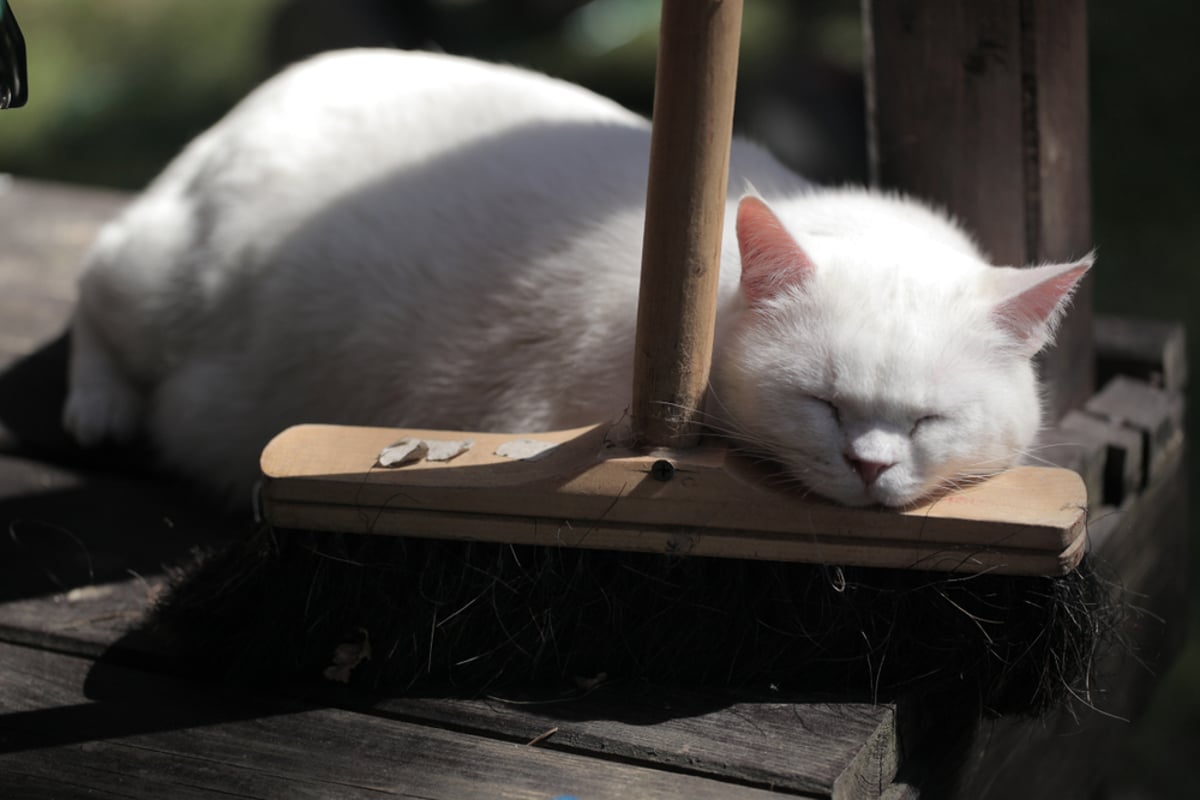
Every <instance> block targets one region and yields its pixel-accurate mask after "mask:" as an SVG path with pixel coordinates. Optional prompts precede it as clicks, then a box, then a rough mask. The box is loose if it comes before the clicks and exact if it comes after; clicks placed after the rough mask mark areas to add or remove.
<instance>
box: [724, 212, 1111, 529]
mask: <svg viewBox="0 0 1200 800" xmlns="http://www.w3.org/2000/svg"><path fill="white" fill-rule="evenodd" d="M905 202H907V201H905ZM943 224H944V223H943ZM737 229H738V243H739V252H740V255H741V258H742V280H741V290H740V291H741V297H740V300H739V306H738V308H737V310H736V311H735V312H734V314H733V318H732V320H731V322H730V323H729V325H728V328H727V329H726V330H725V331H724V333H723V336H722V338H721V341H720V342H719V345H718V352H717V356H716V358H715V360H714V371H713V383H712V392H711V395H710V400H709V409H708V410H709V412H710V413H711V414H712V415H713V416H714V417H716V418H717V419H719V420H720V422H719V423H718V424H719V425H721V426H724V427H726V428H728V429H729V430H730V432H731V433H733V434H734V435H735V436H736V437H737V438H738V439H740V440H741V441H743V442H744V443H745V444H746V445H748V446H749V447H750V448H751V449H753V450H756V451H759V452H762V453H765V454H766V455H768V456H769V457H771V458H772V459H773V460H775V461H778V462H779V463H780V464H782V465H783V466H784V467H785V468H786V470H787V472H788V473H789V475H791V476H792V477H794V478H795V479H796V480H797V481H798V482H799V483H800V484H802V486H803V487H804V488H805V489H807V490H811V491H813V492H816V493H818V494H820V495H823V496H825V497H828V498H831V499H833V500H836V501H838V502H841V503H844V504H847V505H855V506H861V505H871V504H883V505H887V506H904V505H908V504H911V503H913V502H915V501H917V500H919V499H921V498H923V497H925V496H927V495H929V494H931V493H936V492H938V491H940V490H942V489H944V488H946V487H952V486H954V485H956V484H957V483H959V482H961V481H964V480H969V479H971V478H973V477H977V476H983V475H990V474H993V473H995V472H998V471H1000V470H1002V469H1004V468H1006V467H1007V466H1009V465H1011V464H1012V463H1013V461H1014V460H1015V459H1016V458H1017V457H1018V456H1019V455H1020V454H1021V453H1022V452H1023V451H1025V450H1026V449H1027V448H1028V447H1029V446H1030V445H1031V443H1032V441H1033V439H1034V437H1035V436H1036V433H1037V430H1038V427H1039V424H1040V412H1039V398H1038V390H1037V385H1036V378H1035V373H1034V368H1033V365H1032V363H1031V358H1032V356H1033V354H1034V353H1036V352H1037V350H1038V349H1040V348H1041V346H1042V345H1043V344H1044V343H1045V342H1046V341H1047V340H1048V338H1049V336H1050V334H1051V332H1052V329H1053V326H1054V323H1055V321H1056V317H1057V315H1058V314H1059V313H1060V310H1061V307H1062V304H1063V302H1064V301H1065V299H1066V297H1067V295H1068V294H1069V293H1070V290H1071V288H1072V287H1073V286H1074V285H1075V282H1076V281H1077V280H1078V279H1079V277H1081V276H1082V275H1083V273H1084V272H1085V271H1086V269H1087V268H1088V266H1089V264H1088V263H1084V264H1080V265H1068V266H1062V267H1041V268H1036V269H1029V270H1015V269H1004V268H993V267H988V266H986V265H984V264H982V263H981V262H979V261H978V259H976V258H973V257H972V256H971V255H970V254H968V253H964V252H961V251H959V252H955V251H951V250H947V249H946V248H944V247H940V246H938V245H936V244H934V243H924V244H922V239H921V237H920V236H917V237H916V238H915V239H914V240H913V241H911V242H906V243H903V244H904V245H905V246H903V247H900V246H899V245H900V244H901V243H896V244H897V246H898V249H896V250H890V249H888V248H887V247H879V246H878V244H877V243H873V242H872V241H871V240H870V238H869V237H854V238H852V240H843V241H834V239H837V238H838V237H830V239H831V240H830V241H826V242H822V241H819V237H813V238H811V239H809V240H806V241H809V242H810V246H809V248H808V249H805V248H802V247H801V246H800V244H799V243H798V242H797V240H796V239H795V238H793V237H792V235H791V234H790V233H789V232H788V231H787V230H786V229H785V228H784V226H783V225H782V224H781V223H780V221H779V220H778V219H777V218H776V217H775V215H774V214H773V213H772V212H771V211H770V210H769V209H768V208H767V206H766V205H765V204H763V203H762V201H760V200H757V199H755V198H746V199H745V200H743V201H742V203H741V204H740V206H739V211H738V224H737ZM841 238H843V239H845V237H841ZM810 252H811V255H810ZM897 254H899V255H897Z"/></svg>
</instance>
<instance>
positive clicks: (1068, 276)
mask: <svg viewBox="0 0 1200 800" xmlns="http://www.w3.org/2000/svg"><path fill="white" fill-rule="evenodd" d="M1091 266H1092V264H1091V261H1084V262H1081V263H1079V264H1075V265H1054V266H1049V267H1037V268H1035V269H1030V270H1022V271H1021V272H1023V273H1025V274H1026V275H1030V276H1031V277H1032V276H1037V275H1038V274H1039V273H1040V275H1042V276H1045V275H1046V274H1047V273H1048V274H1049V277H1044V279H1043V280H1040V281H1038V282H1037V283H1034V284H1033V285H1032V286H1029V287H1028V288H1026V289H1024V290H1023V291H1021V292H1020V293H1019V294H1016V295H1013V296H1012V297H1010V298H1008V299H1007V300H1005V301H1004V302H1002V303H1001V304H1000V305H999V306H997V307H996V311H995V316H996V319H997V320H998V321H999V322H1000V324H1001V325H1003V326H1004V327H1005V328H1007V329H1008V330H1009V331H1010V332H1011V333H1013V334H1014V335H1015V336H1017V337H1018V338H1019V339H1021V340H1023V341H1026V342H1028V343H1029V344H1030V345H1032V346H1033V348H1034V349H1041V348H1042V347H1043V346H1044V345H1045V344H1046V343H1047V342H1048V341H1049V339H1050V337H1051V336H1052V335H1053V334H1054V329H1055V327H1056V326H1057V324H1058V321H1059V318H1060V317H1061V316H1062V313H1063V310H1064V308H1065V306H1066V301H1067V300H1068V299H1069V298H1070V296H1071V292H1072V291H1073V290H1074V288H1075V286H1076V284H1077V283H1078V282H1079V279H1080V278H1082V277H1083V275H1084V273H1086V272H1087V271H1088V269H1089V268H1090V267H1091ZM1034 280H1036V277H1034Z"/></svg>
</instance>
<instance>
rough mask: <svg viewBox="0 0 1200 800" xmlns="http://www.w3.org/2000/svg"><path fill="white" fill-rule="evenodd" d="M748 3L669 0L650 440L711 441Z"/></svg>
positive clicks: (638, 355)
mask: <svg viewBox="0 0 1200 800" xmlns="http://www.w3.org/2000/svg"><path fill="white" fill-rule="evenodd" d="M741 22H742V0H663V4H662V26H661V36H660V39H659V48H658V67H657V71H656V73H655V87H654V125H653V133H652V135H651V143H650V176H649V185H648V187H647V192H646V228H645V237H644V240H643V245H642V283H641V291H640V294H639V297H638V315H637V344H636V348H635V354H634V382H633V407H632V416H633V426H634V435H635V436H636V438H637V440H638V441H639V442H640V443H641V444H643V445H646V446H672V447H681V446H688V445H691V444H694V443H695V442H696V440H697V439H698V438H699V434H700V424H699V416H698V415H699V410H700V408H701V405H702V401H703V398H704V393H705V391H706V390H707V388H708V374H709V368H710V364H711V361H712V347H713V333H714V330H715V324H716V315H717V277H718V274H719V271H720V255H721V231H722V224H723V220H724V216H725V189H726V185H727V183H728V179H729V144H730V140H731V138H732V136H733V96H734V88H735V85H736V82H737V56H738V41H739V37H740V35H741V27H742V25H741Z"/></svg>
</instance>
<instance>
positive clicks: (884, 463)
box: [64, 50, 1087, 505]
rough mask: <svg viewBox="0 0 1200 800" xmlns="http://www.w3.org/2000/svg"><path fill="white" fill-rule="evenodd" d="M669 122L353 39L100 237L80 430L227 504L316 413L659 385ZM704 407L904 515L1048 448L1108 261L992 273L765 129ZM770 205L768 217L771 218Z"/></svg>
mask: <svg viewBox="0 0 1200 800" xmlns="http://www.w3.org/2000/svg"><path fill="white" fill-rule="evenodd" d="M648 156H649V125H648V123H647V122H646V121H645V120H644V119H642V118H640V117H638V116H637V115H634V114H632V113H631V112H628V111H626V110H624V109H622V108H620V107H619V106H617V105H615V104H613V103H611V102H609V101H607V100H604V99H602V98H599V97H597V96H595V95H593V94H591V93H589V92H587V91H585V90H583V89H581V88H578V87H575V86H572V85H570V84H566V83H563V82H560V81H557V80H553V79H551V78H547V77H545V76H541V75H537V74H534V73H530V72H526V71H523V70H519V69H515V68H512V67H504V66H497V65H489V64H482V63H480V62H476V61H471V60H468V59H462V58H456V57H452V56H445V55H435V54H422V53H405V52H400V51H382V50H379V51H372V50H362V51H346V52H342V53H335V54H328V55H324V56H319V57H317V58H315V59H312V60H310V61H308V62H305V63H302V64H300V65H297V66H295V67H292V68H291V69H289V70H287V71H285V72H284V73H282V74H281V75H279V76H277V77H276V78H274V79H272V80H271V81H268V82H267V83H266V84H264V85H263V86H262V87H260V88H259V89H258V90H256V91H255V92H254V93H252V94H251V95H250V96H249V97H248V98H247V99H246V100H244V101H243V102H242V103H241V104H240V105H239V106H238V107H236V108H235V109H234V110H233V111H231V112H230V113H229V115H227V116H226V117H225V119H223V120H222V121H220V122H219V123H217V124H216V125H215V126H214V127H213V128H211V129H210V130H209V131H207V132H205V133H204V134H202V135H201V136H200V137H198V138H197V139H196V140H195V141H193V142H192V143H191V144H190V145H189V146H188V147H187V148H186V149H185V150H184V152H183V153H182V154H181V155H180V156H179V157H178V158H177V159H176V160H175V161H174V162H173V163H172V164H171V165H170V166H168V167H167V169H166V170H165V171H164V172H163V174H162V175H160V176H159V178H158V179H156V180H155V182H154V183H153V184H152V185H151V186H150V187H149V188H148V189H147V190H146V191H145V192H144V193H143V194H142V195H141V196H140V197H139V198H138V199H136V200H135V201H134V202H133V203H132V204H131V205H130V206H129V208H128V209H127V210H126V211H125V212H124V213H123V214H122V215H121V216H120V217H119V218H118V219H116V220H115V221H114V222H112V223H111V224H109V225H108V226H107V227H106V228H105V229H104V230H103V231H102V233H101V235H100V236H99V238H98V240H97V242H96V244H95V246H94V247H93V250H92V252H91V254H90V256H89V258H88V262H87V264H86V267H85V271H84V273H83V276H82V278H81V283H80V298H79V303H78V306H77V309H76V312H75V316H74V320H73V324H72V356H71V364H70V390H69V394H68V398H67V403H66V406H65V408H64V424H65V425H66V427H67V428H68V429H69V430H70V431H71V432H72V433H73V434H74V435H75V437H76V438H77V439H78V440H79V441H80V442H81V443H83V444H93V443H97V442H100V441H103V440H107V439H115V440H127V439H130V438H133V437H136V436H139V435H143V434H145V435H148V436H149V438H150V439H151V440H152V442H153V443H154V444H155V446H156V448H157V449H158V451H159V452H160V453H161V456H162V458H163V460H164V463H165V464H166V465H168V466H169V467H170V468H172V469H174V470H176V471H178V472H180V473H182V474H184V475H186V476H190V477H191V478H192V479H194V480H196V481H198V482H199V483H201V484H203V485H206V486H208V487H210V488H212V489H214V490H216V491H218V492H220V493H223V494H225V495H227V496H230V497H237V496H239V495H241V494H242V493H243V492H248V491H249V487H250V486H251V485H252V484H253V482H254V480H255V479H256V478H257V464H258V453H259V452H260V450H261V448H262V446H263V445H264V444H265V443H266V442H267V441H268V440H269V438H270V437H271V436H272V435H274V434H275V433H277V432H278V431H280V430H282V429H283V428H284V427H286V426H288V425H291V424H295V423H300V422H333V423H348V424H369V425H389V426H401V427H428V428H440V429H451V430H513V431H536V430H548V429H555V428H565V427H572V426H577V425H584V424H588V423H594V422H601V421H604V420H610V419H615V418H617V417H618V416H620V415H621V414H622V413H623V412H624V410H625V409H626V408H627V407H628V404H629V397H630V386H631V381H632V357H633V336H634V321H635V318H636V306H637V294H638V276H639V268H640V260H641V257H640V253H641V236H642V224H643V217H644V200H645V188H646V173H647V164H648ZM748 185H752V186H753V187H754V189H755V191H756V192H757V193H758V195H756V196H754V197H751V198H749V199H747V200H743V201H742V202H740V203H739V202H738V200H737V198H736V196H733V195H731V197H730V199H729V204H728V207H727V213H726V229H725V232H724V245H723V250H722V268H721V279H720V294H719V312H718V338H717V345H716V352H715V354H714V371H713V382H712V390H711V392H710V396H709V398H708V401H707V409H706V411H707V415H708V417H709V418H710V419H711V420H712V421H713V425H714V428H715V429H717V430H719V431H721V432H723V433H729V434H732V435H733V436H735V438H737V439H738V440H740V441H742V442H743V443H745V444H747V445H748V446H750V447H753V448H756V449H761V450H764V451H765V452H766V453H768V454H769V455H771V456H773V457H775V458H777V459H778V460H780V461H781V462H782V463H783V464H784V465H785V466H787V467H788V468H789V469H790V470H791V472H792V473H793V474H794V475H795V476H796V477H797V478H798V479H799V480H800V481H802V482H803V483H804V484H805V485H806V486H807V487H808V488H810V489H813V490H815V491H817V492H818V493H820V494H823V495H825V496H828V497H832V498H834V499H836V500H839V501H841V502H846V503H852V504H864V503H873V502H882V503H886V504H889V505H901V504H904V503H907V502H911V501H912V500H914V499H916V498H918V497H920V496H921V495H923V494H926V493H928V492H929V491H931V490H934V489H936V488H937V487H938V486H940V485H942V484H943V483H944V482H946V481H948V480H955V479H957V478H959V477H962V476H964V475H970V474H975V473H982V472H993V471H996V470H998V469H1001V468H1003V467H1004V466H1007V465H1008V464H1009V463H1011V462H1012V460H1013V459H1014V458H1015V457H1016V456H1017V455H1018V454H1019V453H1020V452H1021V451H1022V450H1023V449H1025V448H1027V447H1028V446H1029V444H1030V442H1031V441H1032V440H1033V437H1034V436H1035V435H1036V432H1037V429H1038V426H1039V419H1040V417H1039V411H1038V397H1037V387H1036V383H1035V378H1034V372H1033V369H1032V366H1031V363H1030V358H1031V356H1032V355H1033V354H1034V352H1036V350H1037V349H1039V348H1040V347H1041V346H1042V344H1043V343H1044V342H1045V341H1046V340H1047V339H1048V337H1049V335H1050V333H1051V331H1052V329H1053V324H1054V321H1055V318H1056V316H1057V314H1058V313H1059V309H1060V308H1061V305H1062V302H1063V301H1064V299H1065V297H1066V296H1067V295H1068V294H1069V292H1070V289H1071V286H1072V285H1073V284H1074V282H1075V280H1076V279H1077V278H1078V276H1079V275H1081V274H1082V272H1083V271H1084V270H1086V268H1087V263H1083V264H1080V265H1063V266H1059V267H1046V268H1042V269H1041V271H1038V270H1023V271H1018V270H1007V269H999V268H993V267H990V266H988V265H987V264H986V262H985V261H984V259H983V258H982V256H981V255H980V254H979V252H978V251H977V249H976V248H975V246H974V245H973V244H972V242H971V241H970V239H969V237H967V236H966V235H965V234H964V233H963V232H962V231H961V230H960V229H959V228H958V227H957V226H955V225H954V224H953V223H952V222H950V221H949V220H947V219H946V218H945V217H944V216H942V215H940V214H938V213H936V212H933V211H931V210H929V209H927V208H926V207H924V206H922V205H920V204H918V203H915V202H913V201H911V200H908V199H904V198H900V197H891V196H885V195H881V194H875V193H871V192H867V191H864V190H857V189H847V190H824V189H815V188H814V187H811V186H810V185H809V184H807V183H806V182H805V181H804V180H803V179H801V178H799V177H798V176H795V175H794V174H792V173H790V172H789V171H788V170H786V169H785V168H784V167H782V166H781V165H780V164H778V162H776V161H775V160H774V159H773V158H772V157H771V156H770V155H769V154H767V153H766V152H765V151H763V150H762V149H760V148H758V147H756V146H754V145H752V144H750V143H747V142H744V141H736V142H735V144H734V148H733V152H732V156H731V172H730V186H731V188H732V189H733V191H734V192H741V191H743V190H744V188H745V187H746V186H748ZM759 196H761V197H762V198H763V199H761V200H760V199H759Z"/></svg>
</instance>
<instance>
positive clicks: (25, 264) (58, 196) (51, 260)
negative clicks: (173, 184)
mask: <svg viewBox="0 0 1200 800" xmlns="http://www.w3.org/2000/svg"><path fill="white" fill-rule="evenodd" d="M127 202H128V196H127V195H125V194H121V193H118V192H110V191H103V190H96V189H86V188H81V187H76V186H65V185H60V184H53V183H42V182H35V181H27V180H18V179H14V178H12V177H10V176H8V175H0V220H3V222H4V237H3V241H4V246H3V247H0V320H4V325H3V332H2V333H0V367H2V366H4V365H6V364H8V363H10V362H11V361H12V360H14V359H15V358H16V357H18V356H20V355H22V354H24V353H26V352H28V351H29V350H32V349H33V348H34V347H36V346H37V345H39V344H41V343H42V342H43V341H45V340H46V339H49V338H51V337H53V336H55V335H56V334H58V333H59V331H60V330H61V327H62V325H63V322H64V321H65V320H66V319H67V317H68V315H69V314H70V310H71V305H72V303H73V302H74V298H75V278H76V276H77V275H78V272H79V267H80V261H81V259H82V257H83V254H84V252H85V251H86V250H87V248H88V246H89V245H90V244H91V242H92V239H93V237H94V236H95V235H96V231H97V229H98V228H99V227H100V225H101V224H102V223H103V222H105V221H106V220H108V219H110V218H111V217H113V216H114V215H115V214H116V213H117V211H119V210H120V209H121V208H122V207H123V206H124V205H125V203H127Z"/></svg>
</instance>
